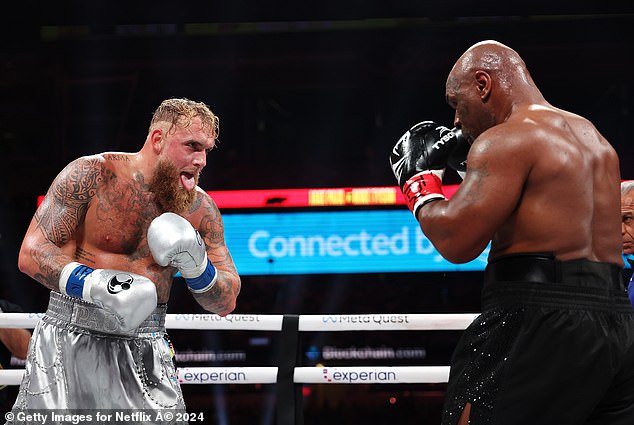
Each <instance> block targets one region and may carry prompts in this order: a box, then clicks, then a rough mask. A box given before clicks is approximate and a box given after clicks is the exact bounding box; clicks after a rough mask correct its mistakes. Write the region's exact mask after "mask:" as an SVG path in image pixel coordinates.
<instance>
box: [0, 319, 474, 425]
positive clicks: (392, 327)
mask: <svg viewBox="0 0 634 425" xmlns="http://www.w3.org/2000/svg"><path fill="white" fill-rule="evenodd" d="M43 315H44V314H43V313H0V328H25V329H33V328H34V327H35V325H36V324H37V322H38V320H39V319H40V318H41V317H42V316H43ZM477 315H478V313H463V314H350V315H345V314H329V315H290V314H285V315H260V314H230V315H228V316H226V317H220V316H218V315H215V314H168V315H167V317H166V322H165V326H166V328H167V329H180V330H206V331H209V330H211V331H275V332H280V333H281V338H280V344H281V347H280V352H281V353H282V355H281V356H280V357H281V358H279V359H278V365H277V366H250V367H215V366H214V367H183V368H177V374H178V379H179V382H180V383H181V384H183V385H189V384H192V385H196V384H198V385H201V384H275V385H277V395H278V404H277V411H278V414H277V422H276V423H277V425H297V424H302V423H303V418H302V392H301V387H302V384H404V383H405V384H421V383H446V382H447V381H448V378H449V366H359V367H355V366H346V367H339V366H309V367H302V366H299V365H300V364H301V363H300V358H301V356H300V355H299V350H300V347H299V334H300V333H301V332H349V331H356V332H359V331H456V330H464V329H465V328H466V327H467V326H468V325H469V324H470V323H471V322H472V321H473V320H474V319H475V317H476V316H477ZM23 374H24V370H23V369H7V370H0V385H19V384H20V382H21V379H22V375H23Z"/></svg>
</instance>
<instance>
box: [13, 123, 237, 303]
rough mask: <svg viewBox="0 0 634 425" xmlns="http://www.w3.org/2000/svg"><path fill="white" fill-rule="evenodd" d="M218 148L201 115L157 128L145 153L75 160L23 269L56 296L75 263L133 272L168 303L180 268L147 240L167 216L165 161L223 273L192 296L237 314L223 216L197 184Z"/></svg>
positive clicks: (54, 191) (28, 240)
mask: <svg viewBox="0 0 634 425" xmlns="http://www.w3.org/2000/svg"><path fill="white" fill-rule="evenodd" d="M214 144H215V135H214V134H213V132H210V130H209V128H208V126H205V125H203V123H202V122H201V119H200V118H199V117H194V118H193V119H191V120H190V121H187V122H185V123H184V124H183V125H170V124H169V123H166V122H162V121H159V122H157V123H153V124H152V126H151V127H150V132H149V134H148V137H147V139H146V142H145V144H144V145H143V148H142V149H141V150H140V151H139V152H136V153H103V154H98V155H92V156H86V157H81V158H79V159H76V160H74V161H73V162H71V163H70V164H69V165H67V166H66V167H65V168H64V170H62V171H61V172H60V174H59V175H58V176H57V177H56V179H55V180H54V182H53V183H52V185H51V187H50V188H49V190H48V192H47V194H46V197H45V198H44V201H43V203H42V204H41V205H40V207H39V208H38V210H37V211H36V213H35V215H34V217H33V219H32V221H31V224H30V226H29V228H28V230H27V233H26V236H25V238H24V241H23V244H22V247H21V249H20V254H19V260H18V262H19V268H20V270H22V271H23V272H25V273H26V274H28V275H29V276H31V277H33V278H34V279H36V280H37V281H39V282H40V283H42V284H43V285H45V286H46V287H48V288H50V289H51V290H54V291H59V276H60V272H61V269H62V268H63V267H64V266H65V265H66V264H68V263H69V262H71V261H78V262H80V263H83V264H86V265H88V266H90V267H93V268H108V269H116V270H125V271H130V272H134V273H137V274H140V275H143V276H146V277H147V278H149V279H150V280H152V281H153V282H154V284H155V285H156V289H157V295H158V302H159V303H165V302H167V300H168V298H169V293H170V289H171V285H172V277H173V276H174V273H175V272H176V270H175V269H174V268H173V267H161V266H159V265H158V264H156V263H155V261H154V259H153V258H152V255H151V253H150V250H149V248H148V244H147V238H146V235H147V229H148V226H149V225H150V222H151V221H152V220H153V219H154V218H155V217H157V216H158V215H160V214H161V213H163V212H164V210H165V208H164V205H163V204H164V202H159V201H160V200H159V199H158V197H157V194H156V193H155V192H154V191H152V190H151V183H152V180H153V179H154V178H155V171H156V169H157V164H158V163H160V162H161V161H163V162H164V163H168V164H170V166H172V167H175V169H176V170H177V171H176V175H175V176H174V177H173V178H172V179H171V180H172V181H171V182H170V183H171V184H173V185H174V186H175V187H177V188H179V189H177V192H179V191H180V192H181V195H183V196H187V194H188V193H189V194H190V196H191V200H192V202H191V203H190V204H189V205H187V208H186V209H185V210H184V211H177V212H178V213H179V214H180V215H182V216H183V217H184V218H186V219H187V220H188V221H189V222H190V223H191V224H192V225H193V226H194V228H196V229H197V230H198V231H199V232H200V235H201V236H202V238H203V240H204V242H205V245H206V247H207V254H208V256H209V259H210V261H211V262H212V263H213V264H214V266H215V267H216V268H217V270H218V279H217V282H216V284H215V286H214V287H213V288H211V290H209V291H208V292H205V293H203V294H193V296H194V297H195V299H196V301H197V302H198V303H199V304H200V305H201V306H202V307H203V308H205V309H206V310H208V311H211V312H215V313H218V314H220V315H226V314H228V313H230V312H231V311H232V310H233V309H234V308H235V302H236V297H237V295H238V293H239V290H240V278H239V276H238V274H237V271H236V269H235V265H234V263H233V260H232V259H231V255H230V253H229V251H228V249H227V247H226V245H225V241H224V226H223V222H222V218H221V216H220V212H219V211H218V208H217V206H216V204H215V203H214V201H213V200H212V199H211V197H210V196H209V195H208V194H207V193H205V192H204V191H203V190H202V189H200V188H199V187H198V186H196V184H195V182H197V178H198V175H199V173H200V171H201V170H202V168H204V166H205V165H206V155H207V152H208V151H209V150H211V149H212V148H213V147H214ZM194 180H195V182H194Z"/></svg>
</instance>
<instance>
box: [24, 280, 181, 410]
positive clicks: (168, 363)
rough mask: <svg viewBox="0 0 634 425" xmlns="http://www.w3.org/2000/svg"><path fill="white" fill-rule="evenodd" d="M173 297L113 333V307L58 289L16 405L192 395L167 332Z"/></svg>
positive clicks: (131, 402)
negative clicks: (126, 330) (131, 327)
mask: <svg viewBox="0 0 634 425" xmlns="http://www.w3.org/2000/svg"><path fill="white" fill-rule="evenodd" d="M166 310H167V306H166V305H159V306H158V307H157V308H156V309H155V310H154V312H153V313H152V314H151V315H150V316H148V318H147V319H146V320H145V321H144V322H143V323H142V324H141V325H140V326H139V327H138V328H137V329H136V330H135V331H133V332H131V333H130V334H125V335H121V334H113V333H111V332H112V330H113V329H114V328H115V327H114V326H113V325H114V323H115V322H116V318H115V317H114V315H112V314H111V313H109V312H107V311H106V310H104V309H102V308H100V307H98V306H96V305H95V304H92V303H88V302H85V301H82V300H79V299H76V298H71V297H67V296H65V295H62V294H59V293H57V292H53V291H51V296H50V301H49V305H48V309H47V311H46V314H45V315H44V316H43V317H42V319H41V320H40V321H39V322H38V324H37V325H36V327H35V329H34V331H33V336H32V338H31V343H30V346H29V352H28V355H27V362H26V371H25V374H24V378H23V379H22V383H21V385H20V390H19V393H18V396H17V399H16V402H15V405H14V407H13V410H14V411H17V410H34V409H145V410H148V409H151V410H158V409H173V410H182V411H184V410H185V403H184V400H183V395H182V392H181V388H180V385H179V383H178V380H177V376H176V369H175V367H174V362H173V361H172V357H173V351H172V349H171V345H170V343H169V339H168V338H167V334H166V332H165V313H166Z"/></svg>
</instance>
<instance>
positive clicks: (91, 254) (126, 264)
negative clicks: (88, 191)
mask: <svg viewBox="0 0 634 425" xmlns="http://www.w3.org/2000/svg"><path fill="white" fill-rule="evenodd" d="M103 157H104V159H105V161H104V162H103V167H102V170H103V171H102V180H101V182H100V183H99V184H98V185H96V191H95V193H94V196H93V197H92V199H91V201H90V203H89V204H88V209H87V211H86V215H85V218H84V220H83V222H81V223H80V224H79V227H78V228H77V230H76V232H75V234H74V235H73V238H72V239H71V240H70V241H69V242H68V243H67V244H66V246H65V247H64V251H65V252H66V253H67V254H68V255H70V256H72V257H73V258H74V259H75V260H76V261H79V262H81V263H84V264H87V265H89V266H91V267H99V268H109V269H117V270H126V271H130V272H133V273H138V274H141V275H144V276H146V277H148V278H149V279H151V280H152V281H153V282H154V284H155V285H156V288H157V294H158V300H159V302H160V303H164V302H167V299H168V297H169V292H170V288H171V281H172V275H173V273H174V269H172V268H165V267H160V266H158V265H157V264H156V263H155V262H154V259H153V258H152V255H151V253H150V250H149V248H148V245H147V238H146V234H147V229H148V227H149V225H150V222H151V221H152V220H153V219H154V218H155V217H157V216H158V215H159V214H160V213H161V211H160V210H159V208H158V206H157V205H156V203H155V202H154V201H153V196H152V194H151V193H150V192H149V191H148V189H147V185H146V184H145V182H144V176H142V174H141V173H139V172H136V171H133V167H132V166H131V161H132V158H133V156H132V155H130V154H105V155H103Z"/></svg>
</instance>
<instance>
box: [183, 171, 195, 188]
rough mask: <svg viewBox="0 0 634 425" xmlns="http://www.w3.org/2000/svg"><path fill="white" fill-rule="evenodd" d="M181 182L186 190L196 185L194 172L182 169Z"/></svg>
mask: <svg viewBox="0 0 634 425" xmlns="http://www.w3.org/2000/svg"><path fill="white" fill-rule="evenodd" d="M181 184H182V185H183V187H184V188H185V190H187V191H188V192H190V191H192V190H194V188H195V187H196V174H193V173H188V172H185V171H183V172H182V173H181Z"/></svg>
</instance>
